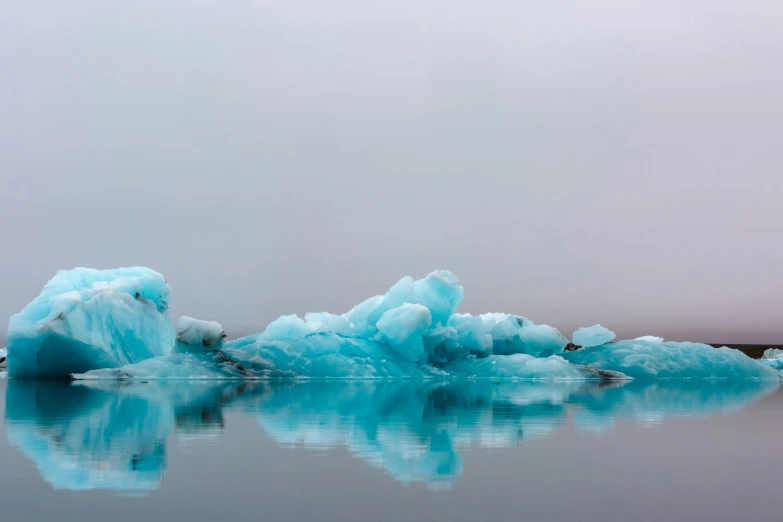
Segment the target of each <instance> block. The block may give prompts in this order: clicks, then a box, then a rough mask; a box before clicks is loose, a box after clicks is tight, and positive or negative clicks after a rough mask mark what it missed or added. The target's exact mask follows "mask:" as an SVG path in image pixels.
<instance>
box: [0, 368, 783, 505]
mask: <svg viewBox="0 0 783 522" xmlns="http://www.w3.org/2000/svg"><path fill="white" fill-rule="evenodd" d="M7 386H8V387H7V394H6V408H5V430H6V435H7V437H8V440H9V442H10V443H11V444H12V445H13V446H15V447H16V448H17V449H19V450H20V451H21V452H22V453H23V454H25V455H26V456H27V457H28V458H29V459H30V460H31V461H32V462H34V463H35V465H36V466H37V467H38V469H39V471H40V473H41V476H42V477H43V478H44V479H45V480H46V481H47V482H49V483H50V484H51V485H52V486H53V487H54V488H56V489H67V490H86V489H113V490H125V491H149V490H154V489H157V488H158V487H159V486H160V484H161V482H162V481H163V478H164V474H165V471H166V469H167V468H168V454H169V447H170V445H171V444H172V443H174V442H175V441H179V442H187V443H194V442H196V441H199V440H203V439H210V440H211V439H213V438H214V437H215V436H218V435H220V434H221V433H222V432H223V430H224V429H225V426H226V422H227V418H228V416H227V415H226V410H227V409H231V410H234V411H239V412H242V413H243V414H244V415H248V416H253V417H254V418H255V419H256V420H257V424H258V426H259V427H260V428H261V429H262V430H263V432H264V433H265V434H266V436H267V437H268V438H269V439H271V440H272V441H274V442H275V443H277V444H279V445H281V446H285V447H298V448H305V449H315V450H319V451H322V450H328V449H331V448H337V447H344V448H346V449H347V450H348V451H349V452H351V453H352V454H354V455H356V456H357V457H359V458H361V459H362V460H364V461H366V462H367V463H368V464H370V465H372V466H373V467H379V468H382V469H384V470H385V471H386V472H387V473H389V475H391V476H392V477H393V478H395V479H396V480H398V481H400V482H405V483H410V482H423V483H426V484H428V485H430V486H433V487H435V488H436V489H443V488H448V487H450V486H451V485H452V484H453V483H454V482H455V481H456V480H457V479H459V477H460V476H462V474H463V473H464V472H465V470H464V469H463V461H462V454H463V452H464V449H466V448H468V447H473V446H477V447H483V448H496V449H497V448H512V447H516V446H517V445H518V444H519V442H520V441H521V440H528V439H542V438H547V437H549V436H550V435H551V434H553V433H554V432H555V431H556V430H558V429H559V428H561V427H565V426H569V425H570V426H573V427H574V428H575V429H576V430H577V431H579V432H586V433H591V434H596V433H599V434H600V433H603V432H607V431H610V430H612V429H613V428H614V427H615V424H616V423H617V422H621V421H623V420H624V419H625V420H630V421H633V422H635V423H637V424H639V425H641V426H645V427H646V426H650V425H651V424H660V423H661V422H663V421H665V420H666V419H669V418H680V417H703V416H710V415H715V414H726V413H730V412H733V411H736V410H739V409H742V408H743V407H745V406H747V405H748V404H751V403H753V402H755V401H757V400H758V399H760V398H762V397H764V396H767V395H768V394H770V393H773V392H774V391H775V390H777V389H778V387H779V383H775V382H773V381H749V380H745V381H733V382H731V383H727V384H722V385H719V384H717V383H687V382H681V381H680V382H677V381H671V382H659V383H647V384H645V383H641V382H638V381H627V382H623V383H617V384H615V385H612V386H599V385H597V384H595V383H590V382H584V381H582V382H579V381H572V382H568V383H550V384H544V383H537V384H532V383H516V384H515V383H502V384H493V383H489V382H486V381H484V382H480V383H472V384H467V385H465V384H462V383H433V382H425V381H411V380H407V381H403V380H397V381H384V382H369V381H361V382H356V381H352V382H344V381H343V382H312V383H275V382H244V383H218V382H211V381H204V382H191V383H182V382H163V381H161V382H151V383H130V382H116V381H115V382H107V381H77V382H74V383H67V382H61V381H51V380H50V381H46V380H30V379H11V380H10V381H9V382H8V384H7ZM171 435H174V437H172V436H171Z"/></svg>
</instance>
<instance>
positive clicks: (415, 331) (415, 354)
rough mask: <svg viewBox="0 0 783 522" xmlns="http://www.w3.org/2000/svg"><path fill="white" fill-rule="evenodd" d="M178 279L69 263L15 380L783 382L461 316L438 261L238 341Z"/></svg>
mask: <svg viewBox="0 0 783 522" xmlns="http://www.w3.org/2000/svg"><path fill="white" fill-rule="evenodd" d="M170 292H171V289H170V287H169V285H168V284H167V283H166V281H165V279H164V277H163V276H162V275H161V274H159V273H157V272H155V271H153V270H150V269H148V268H143V267H134V268H120V269H115V270H94V269H85V268H77V269H74V270H68V271H60V272H58V273H57V275H55V277H54V278H53V279H52V280H51V281H49V283H47V285H46V286H45V287H44V289H43V291H42V292H41V295H39V296H38V297H37V298H36V299H35V300H33V301H32V302H31V303H30V304H29V305H27V306H26V307H25V308H24V309H23V310H22V311H21V312H20V313H18V314H16V315H14V316H13V317H11V320H10V321H9V328H8V358H7V364H8V371H9V375H10V376H11V377H67V376H73V377H75V378H77V379H121V380H123V379H143V380H151V379H202V380H204V379H216V380H225V379H301V378H311V379H317V378H332V379H335V378H336V379H401V378H407V379H455V378H456V379H473V380H476V379H489V380H493V381H506V380H552V381H558V380H563V381H569V380H598V381H604V380H613V379H630V378H632V379H640V380H650V379H689V380H736V379H757V380H780V372H779V371H778V370H779V368H778V366H776V365H777V363H771V362H769V361H770V360H771V359H768V360H766V361H762V362H759V361H755V360H753V359H750V358H749V357H747V356H745V355H744V354H742V353H741V352H738V351H736V350H731V349H728V348H720V349H715V348H713V347H711V346H708V345H705V344H700V343H676V342H665V341H663V339H661V338H657V337H652V336H646V337H643V338H638V339H634V340H623V341H617V342H614V339H615V337H616V336H615V334H614V333H613V332H611V331H610V330H608V329H607V328H605V327H603V326H601V325H595V326H592V327H588V328H580V329H579V330H577V331H576V332H574V335H573V338H572V341H571V342H569V341H568V340H567V339H566V338H565V337H564V336H563V335H562V334H561V333H560V332H559V331H558V330H557V329H556V328H554V327H552V326H549V325H542V324H534V323H533V322H532V321H530V320H529V319H527V318H525V317H522V316H518V315H513V314H502V313H489V314H483V315H479V316H473V315H470V314H461V313H457V312H456V310H457V307H458V306H459V304H460V303H461V302H462V300H463V298H464V290H463V288H462V286H461V285H460V284H459V281H458V279H457V277H456V276H454V274H452V273H451V272H448V271H445V270H438V271H435V272H432V273H431V274H429V275H427V276H426V277H425V278H423V279H420V280H414V279H413V278H411V277H404V278H402V279H401V280H400V281H399V282H397V283H396V284H395V285H394V286H392V287H391V288H390V289H389V290H388V291H387V292H386V293H385V294H384V295H378V296H375V297H371V298H369V299H367V300H365V301H363V302H362V303H360V304H358V305H357V306H355V307H354V308H352V309H351V310H349V311H348V312H346V313H344V314H340V315H337V314H330V313H327V312H321V313H308V314H306V315H305V316H304V318H303V319H302V318H299V317H297V316H295V315H291V316H282V317H280V318H279V319H277V320H275V321H273V322H272V323H270V324H269V325H268V326H267V328H266V329H265V330H264V331H262V332H260V333H258V334H254V335H250V336H247V337H243V338H240V339H235V340H231V341H228V340H227V335H226V333H225V332H224V330H223V327H222V326H221V325H220V324H219V323H217V322H214V321H202V320H198V319H193V318H190V317H181V318H180V319H179V320H178V321H177V323H176V327H175V326H174V324H172V322H171V320H170V319H169V317H168V313H167V312H168V306H169V302H170Z"/></svg>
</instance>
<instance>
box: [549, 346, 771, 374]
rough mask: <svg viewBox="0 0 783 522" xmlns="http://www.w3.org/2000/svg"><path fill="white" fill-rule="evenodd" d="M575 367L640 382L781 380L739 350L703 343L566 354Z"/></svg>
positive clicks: (588, 349)
mask: <svg viewBox="0 0 783 522" xmlns="http://www.w3.org/2000/svg"><path fill="white" fill-rule="evenodd" d="M563 358H564V359H566V360H568V361H569V362H571V363H574V364H583V365H586V366H590V367H593V368H598V369H601V370H611V371H615V372H621V373H624V374H626V375H628V376H629V377H632V378H634V379H638V380H654V379H664V380H670V379H677V380H699V381H711V380H728V379H737V378H744V379H771V380H774V379H775V378H779V375H777V372H776V371H775V370H773V369H772V368H770V367H769V366H766V365H764V364H762V363H760V362H759V361H756V360H754V359H751V358H750V357H748V356H747V355H745V354H744V353H742V352H740V351H739V350H733V349H731V348H726V347H723V348H713V347H712V346H709V345H707V344H701V343H676V342H663V343H658V342H651V341H637V340H633V341H630V340H629V341H618V342H616V343H611V344H604V345H601V346H595V347H592V348H584V349H581V350H576V351H573V352H567V353H564V354H563Z"/></svg>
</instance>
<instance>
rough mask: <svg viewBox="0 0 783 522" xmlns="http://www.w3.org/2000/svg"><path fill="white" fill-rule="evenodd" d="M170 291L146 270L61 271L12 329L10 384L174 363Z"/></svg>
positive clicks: (13, 319)
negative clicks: (153, 361) (165, 359)
mask: <svg viewBox="0 0 783 522" xmlns="http://www.w3.org/2000/svg"><path fill="white" fill-rule="evenodd" d="M170 293H171V289H170V288H169V285H168V284H167V283H166V281H165V279H164V278H163V276H162V275H161V274H159V273H157V272H155V271H153V270H150V269H148V268H142V267H135V268H119V269H116V270H93V269H89V268H76V269H74V270H67V271H59V272H58V273H57V275H55V276H54V277H53V278H52V280H51V281H49V282H48V283H47V284H46V286H45V287H44V289H43V291H42V292H41V295H39V296H38V297H36V298H35V299H34V300H33V301H32V302H31V303H30V304H29V305H27V306H26V307H25V308H24V309H23V310H22V311H21V312H20V313H18V314H16V315H14V316H13V317H11V320H10V321H9V323H8V341H7V350H8V358H7V364H8V373H9V375H10V376H12V377H64V376H67V375H68V374H71V373H80V372H86V371H89V370H94V369H99V368H117V367H120V366H123V365H126V364H132V363H135V362H139V361H142V360H145V359H149V358H151V357H156V356H161V355H168V354H170V353H171V351H172V348H173V346H174V327H173V325H172V324H171V320H170V319H169V318H168V316H167V315H166V311H167V310H168V306H169V297H170Z"/></svg>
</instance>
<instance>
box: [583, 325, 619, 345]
mask: <svg viewBox="0 0 783 522" xmlns="http://www.w3.org/2000/svg"><path fill="white" fill-rule="evenodd" d="M615 337H617V335H615V333H614V332H613V331H611V330H609V329H608V328H604V327H603V326H601V325H600V324H597V325H595V326H590V327H588V328H580V329H579V330H577V331H575V332H574V336H573V341H574V344H575V345H577V346H582V347H584V348H590V347H592V346H601V345H602V344H606V343H610V342H612V341H614V338H615Z"/></svg>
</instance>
